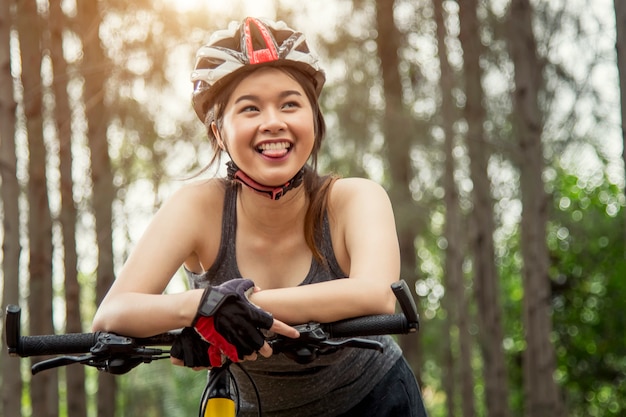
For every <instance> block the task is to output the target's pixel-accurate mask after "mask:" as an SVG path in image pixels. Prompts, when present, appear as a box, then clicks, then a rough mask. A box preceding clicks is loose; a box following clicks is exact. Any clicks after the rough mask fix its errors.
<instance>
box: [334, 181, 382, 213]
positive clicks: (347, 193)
mask: <svg viewBox="0 0 626 417" xmlns="http://www.w3.org/2000/svg"><path fill="white" fill-rule="evenodd" d="M330 202H331V206H334V207H337V208H340V207H345V206H346V205H348V206H352V205H360V204H362V203H369V204H375V203H382V204H385V205H386V204H388V202H389V197H388V195H387V191H386V190H385V189H384V188H383V187H382V186H381V185H380V184H378V183H377V182H375V181H372V180H369V179H366V178H341V179H338V180H337V181H336V182H335V184H334V185H333V188H332V190H331V193H330Z"/></svg>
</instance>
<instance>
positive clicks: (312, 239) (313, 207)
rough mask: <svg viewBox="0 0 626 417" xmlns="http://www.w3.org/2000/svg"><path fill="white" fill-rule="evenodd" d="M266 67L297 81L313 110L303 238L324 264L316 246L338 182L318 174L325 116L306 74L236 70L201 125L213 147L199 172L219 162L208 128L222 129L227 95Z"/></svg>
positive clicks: (287, 70) (284, 68) (285, 67)
mask: <svg viewBox="0 0 626 417" xmlns="http://www.w3.org/2000/svg"><path fill="white" fill-rule="evenodd" d="M265 67H273V68H276V69H278V70H280V71H283V72H284V73H286V74H287V75H289V76H290V77H292V78H293V79H294V80H296V81H297V82H298V84H300V86H301V87H302V88H303V90H304V92H305V94H306V96H307V98H308V100H309V102H310V103H311V107H312V109H313V123H314V133H315V142H314V144H313V149H312V150H311V165H310V166H309V165H307V166H305V170H304V178H303V186H304V189H305V193H306V196H307V199H308V201H309V206H308V207H307V211H306V214H305V218H304V239H305V241H306V243H307V246H308V247H309V249H310V250H311V252H312V253H313V257H314V258H315V259H316V260H317V261H319V262H320V263H321V264H322V265H327V262H326V259H324V257H323V256H322V254H321V251H320V248H319V245H318V243H319V242H321V237H322V233H323V229H322V225H323V221H324V215H325V213H326V209H327V207H328V195H329V192H330V189H331V188H332V185H333V183H334V182H335V181H336V180H337V179H338V177H337V176H336V175H324V176H320V175H319V174H318V173H317V156H318V153H319V150H320V148H321V146H322V140H324V136H325V135H326V122H325V120H324V115H323V114H322V112H321V109H320V105H319V102H318V99H317V94H316V92H315V84H314V83H313V80H312V79H311V77H310V76H309V75H308V74H305V73H304V72H302V71H301V70H299V69H297V68H295V67H293V66H288V65H284V64H283V65H272V64H266V65H261V66H259V65H257V66H254V67H252V66H249V67H244V68H242V69H241V70H239V71H238V72H237V74H236V75H235V76H234V77H233V78H232V79H230V80H229V82H228V83H227V84H226V85H224V86H222V88H221V89H220V91H219V92H218V93H217V94H216V95H215V99H214V101H213V103H211V104H210V105H211V107H210V109H209V111H208V112H207V115H206V118H205V120H204V125H205V127H206V129H207V134H208V137H209V140H210V141H211V146H212V148H213V152H214V154H213V158H211V160H210V161H209V163H208V165H207V166H206V167H205V168H204V169H203V170H202V171H201V172H204V171H206V170H208V169H209V168H210V167H211V166H213V165H215V164H217V163H219V162H220V161H221V155H222V153H221V149H220V147H219V144H218V141H217V138H216V137H215V135H214V134H213V130H212V129H211V125H212V124H213V123H215V124H216V126H217V128H218V130H221V128H222V118H223V116H224V110H225V107H226V103H227V102H228V99H229V98H230V95H231V94H232V92H233V91H234V89H235V88H236V86H237V85H238V84H239V82H240V81H241V80H243V79H244V78H245V77H247V76H248V75H249V74H250V73H252V72H253V71H255V70H256V69H258V68H265Z"/></svg>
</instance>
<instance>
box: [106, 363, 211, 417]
mask: <svg viewBox="0 0 626 417" xmlns="http://www.w3.org/2000/svg"><path fill="white" fill-rule="evenodd" d="M206 378H207V374H206V372H204V371H197V372H196V371H193V370H191V369H189V368H179V367H175V366H172V365H171V364H170V363H169V361H157V362H153V363H150V364H147V365H141V366H139V367H137V368H136V369H134V370H132V371H131V372H130V373H128V374H127V375H124V376H122V377H120V378H119V380H118V384H119V390H118V403H117V413H116V416H119V417H124V416H128V417H132V416H142V417H143V416H145V417H185V416H193V415H197V414H198V404H199V403H200V397H201V395H202V389H203V388H204V384H205V383H206Z"/></svg>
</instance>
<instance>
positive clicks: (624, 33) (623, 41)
mask: <svg viewBox="0 0 626 417" xmlns="http://www.w3.org/2000/svg"><path fill="white" fill-rule="evenodd" d="M614 4H615V23H616V25H615V27H616V28H617V37H616V38H617V39H616V42H615V49H616V51H617V70H618V72H619V85H620V101H621V109H622V144H623V147H622V159H623V160H624V170H625V172H624V175H625V177H626V1H624V0H615V1H614ZM625 192H626V190H625ZM624 223H625V224H626V222H624ZM624 241H626V230H624ZM624 255H625V257H626V253H625V254H624Z"/></svg>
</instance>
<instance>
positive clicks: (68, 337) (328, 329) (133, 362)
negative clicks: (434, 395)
mask: <svg viewBox="0 0 626 417" xmlns="http://www.w3.org/2000/svg"><path fill="white" fill-rule="evenodd" d="M391 289H392V291H393V292H394V294H395V295H396V298H397V299H398V303H399V305H400V307H401V310H402V312H401V313H398V314H386V315H371V316H363V317H357V318H351V319H345V320H340V321H337V322H334V323H324V324H320V323H308V324H304V325H299V326H296V328H297V329H298V330H299V331H300V337H299V338H297V339H289V338H286V337H283V336H280V335H276V336H273V337H271V338H269V339H268V343H269V344H270V346H271V347H272V349H273V351H274V353H284V354H285V355H286V356H288V357H290V358H292V359H293V360H295V361H296V362H298V363H308V362H310V361H311V360H313V359H315V358H316V357H318V356H319V355H323V354H328V353H332V352H334V351H336V350H338V349H341V348H344V347H358V348H369V349H377V350H382V345H380V343H378V342H376V341H373V340H368V339H360V338H361V337H365V336H375V335H385V334H408V333H414V332H417V331H418V330H419V316H418V314H417V309H416V307H415V302H414V300H413V297H412V296H411V293H410V291H409V289H408V286H407V284H406V282H405V281H398V282H395V283H393V284H392V286H391ZM20 316H21V310H20V307H19V306H16V305H9V306H8V307H7V309H6V317H5V333H6V342H7V347H8V351H9V354H10V355H11V356H19V357H30V356H47V355H63V356H58V357H55V358H52V359H48V360H44V361H42V362H38V363H36V364H35V365H33V367H32V369H31V371H32V373H33V375H34V374H36V373H38V372H41V371H43V370H46V369H50V368H54V367H57V366H65V365H69V364H72V363H81V364H83V365H89V366H94V367H96V368H98V369H100V370H103V371H106V372H109V373H113V374H121V373H126V372H128V371H130V370H131V369H132V368H134V367H135V366H137V365H139V364H140V363H148V362H151V361H152V360H156V359H163V358H167V357H169V351H168V350H162V349H158V348H150V347H152V346H155V347H156V346H171V345H172V343H174V340H176V337H177V336H178V333H180V331H172V332H168V333H163V334H158V335H155V336H151V337H147V338H132V337H126V336H120V335H117V334H114V333H108V332H93V333H69V334H59V335H40V336H22V335H21V330H20ZM338 338H347V340H340V341H334V340H332V339H338ZM71 355H78V356H71Z"/></svg>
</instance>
